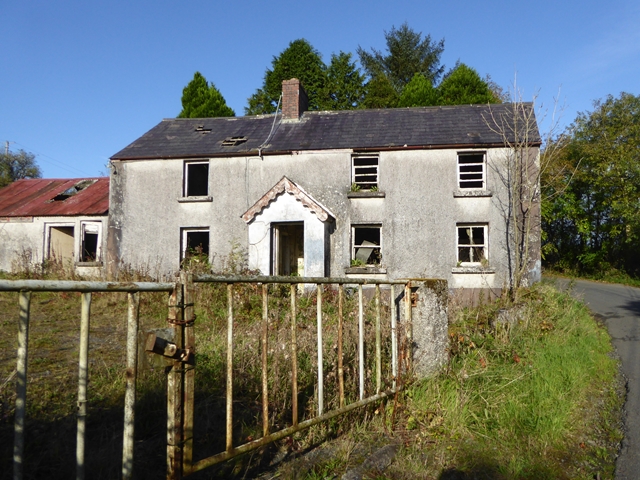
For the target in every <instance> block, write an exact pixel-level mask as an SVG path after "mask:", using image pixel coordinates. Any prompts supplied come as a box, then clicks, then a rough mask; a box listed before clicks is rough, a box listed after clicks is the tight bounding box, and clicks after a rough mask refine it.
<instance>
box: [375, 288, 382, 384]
mask: <svg viewBox="0 0 640 480" xmlns="http://www.w3.org/2000/svg"><path fill="white" fill-rule="evenodd" d="M381 388H382V331H381V327H380V285H376V393H380V390H381Z"/></svg>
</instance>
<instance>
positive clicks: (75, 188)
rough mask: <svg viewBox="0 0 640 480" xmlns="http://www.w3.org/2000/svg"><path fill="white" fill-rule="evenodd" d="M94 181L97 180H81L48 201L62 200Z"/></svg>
mask: <svg viewBox="0 0 640 480" xmlns="http://www.w3.org/2000/svg"><path fill="white" fill-rule="evenodd" d="M96 182H97V180H82V181H81V182H78V183H76V184H75V185H74V186H73V187H70V188H67V189H66V190H65V191H64V192H62V193H59V194H58V195H56V196H55V197H53V198H52V199H51V200H49V202H64V201H65V200H66V199H67V198H69V197H73V196H74V195H76V194H77V193H78V192H81V191H82V190H84V189H85V188H87V187H89V186H91V185H93V184H94V183H96Z"/></svg>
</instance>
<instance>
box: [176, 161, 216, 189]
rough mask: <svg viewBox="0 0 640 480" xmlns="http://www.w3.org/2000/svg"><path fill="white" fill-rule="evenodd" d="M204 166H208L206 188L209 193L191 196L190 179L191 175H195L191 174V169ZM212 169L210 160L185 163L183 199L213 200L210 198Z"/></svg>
mask: <svg viewBox="0 0 640 480" xmlns="http://www.w3.org/2000/svg"><path fill="white" fill-rule="evenodd" d="M202 165H206V167H207V182H206V187H207V191H206V192H205V194H204V195H190V194H189V193H190V190H191V189H190V188H189V186H190V185H189V178H190V176H191V175H193V173H191V172H190V167H192V166H202ZM210 171H211V168H210V162H209V160H193V161H192V160H189V161H185V162H184V166H183V172H182V198H187V199H209V198H211V197H210V196H209V174H210Z"/></svg>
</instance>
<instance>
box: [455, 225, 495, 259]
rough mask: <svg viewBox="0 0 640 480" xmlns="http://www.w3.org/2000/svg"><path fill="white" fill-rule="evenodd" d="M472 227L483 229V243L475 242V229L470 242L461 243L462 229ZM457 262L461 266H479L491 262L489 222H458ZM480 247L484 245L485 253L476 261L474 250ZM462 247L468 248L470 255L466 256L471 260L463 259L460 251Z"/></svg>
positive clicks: (456, 232)
mask: <svg viewBox="0 0 640 480" xmlns="http://www.w3.org/2000/svg"><path fill="white" fill-rule="evenodd" d="M463 228H470V229H482V231H483V233H482V240H483V241H482V243H474V235H473V231H471V232H470V235H469V242H470V243H465V244H461V243H460V229H463ZM455 234H456V262H457V265H458V266H461V267H478V266H486V265H488V263H489V224H488V223H457V224H456V231H455ZM478 247H482V250H483V255H482V257H481V258H480V259H479V260H477V261H475V259H474V250H475V249H477V248H478ZM461 249H468V250H469V255H468V257H467V256H465V257H464V258H469V259H470V261H463V260H461V255H460V251H461Z"/></svg>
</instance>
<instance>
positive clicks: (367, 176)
mask: <svg viewBox="0 0 640 480" xmlns="http://www.w3.org/2000/svg"><path fill="white" fill-rule="evenodd" d="M367 159H370V160H371V163H364V162H365V161H366V160H367ZM374 160H375V162H374ZM356 163H363V164H362V165H356ZM371 170H373V172H372V171H371ZM379 182H380V155H378V154H377V153H373V154H354V155H351V184H352V185H357V186H358V187H359V188H360V189H362V190H372V189H377V188H378V185H379Z"/></svg>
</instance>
